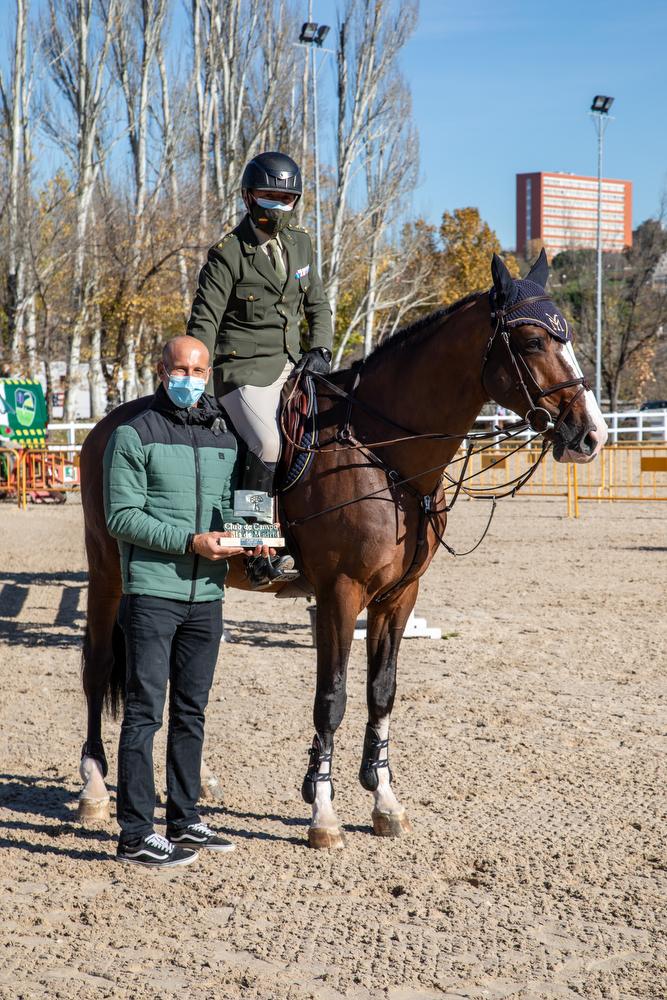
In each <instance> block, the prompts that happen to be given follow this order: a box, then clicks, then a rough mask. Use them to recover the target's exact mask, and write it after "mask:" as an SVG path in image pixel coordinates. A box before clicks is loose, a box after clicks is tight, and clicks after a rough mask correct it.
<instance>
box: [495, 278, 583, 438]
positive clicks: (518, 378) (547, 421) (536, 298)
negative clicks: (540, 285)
mask: <svg viewBox="0 0 667 1000" xmlns="http://www.w3.org/2000/svg"><path fill="white" fill-rule="evenodd" d="M494 295H495V292H494V291H491V293H490V301H491V323H492V324H494V327H493V333H492V334H491V337H490V338H489V342H488V344H487V345H486V353H485V354H484V360H483V361H482V386H483V388H484V391H485V392H486V393H487V395H488V396H491V398H493V393H491V392H489V390H488V389H487V387H486V383H485V381H484V376H485V372H486V365H487V363H488V361H489V356H490V354H491V350H492V348H493V345H494V343H495V341H496V338H497V337H498V335H500V340H501V343H502V346H503V347H504V349H505V351H506V353H507V356H508V360H509V363H510V366H511V368H512V371H513V373H514V376H515V381H514V388H515V389H516V390H517V391H518V392H519V393H521V395H522V396H523V398H524V400H525V402H526V404H527V407H528V409H527V410H526V415H525V417H524V420H525V421H526V423H527V424H528V426H529V427H530V428H531V430H533V431H535V433H536V434H544V433H546V432H547V431H550V430H553V431H554V433H558V432H559V431H560V429H561V427H562V425H563V421H564V420H565V418H566V417H567V415H568V413H569V412H570V410H571V409H572V407H573V406H574V404H575V403H576V402H577V400H578V399H579V398H580V397H581V396H582V395H583V393H584V392H586V391H587V390H589V389H590V384H589V383H588V381H587V380H586V378H585V376H583V375H582V376H580V377H579V378H571V379H566V380H565V381H564V382H555V383H554V384H553V385H550V386H547V388H546V389H543V388H542V387H541V386H540V384H539V383H538V381H537V379H536V378H535V376H534V375H533V373H532V371H531V370H530V368H529V366H528V364H527V362H526V361H525V359H524V358H523V357H522V356H521V355H520V354H518V355H517V354H515V353H514V351H513V350H512V342H511V340H510V329H509V325H508V323H507V317H508V316H511V314H512V313H515V312H517V310H519V309H521V308H523V307H524V306H527V305H532V304H533V303H534V302H550V301H551V296H549V295H529V296H528V297H527V298H525V299H521V300H520V301H519V302H515V303H514V305H511V306H506V307H505V308H504V309H499V308H496V307H495V305H494V299H493V297H494ZM522 367H523V373H522V371H521V368H522ZM526 377H527V378H528V380H529V382H530V383H531V388H532V389H533V392H534V394H533V395H531V393H530V391H529V389H528V386H527V385H526ZM575 386H578V389H577V391H576V392H575V393H574V395H573V396H572V398H571V399H570V400H569V401H568V402H567V403H566V404H565V406H564V407H563V408H562V409H559V411H558V413H557V414H552V413H550V412H549V410H547V409H546V407H544V406H536V405H535V404H536V403H537V402H538V400H540V399H543V398H545V397H546V396H550V395H551V394H552V393H554V392H558V391H559V390H560V389H570V388H574V387H575Z"/></svg>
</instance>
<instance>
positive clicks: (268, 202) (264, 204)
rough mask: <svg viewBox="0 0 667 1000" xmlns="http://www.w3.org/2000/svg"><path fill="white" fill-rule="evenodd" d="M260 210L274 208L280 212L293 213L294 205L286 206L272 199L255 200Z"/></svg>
mask: <svg viewBox="0 0 667 1000" xmlns="http://www.w3.org/2000/svg"><path fill="white" fill-rule="evenodd" d="M255 201H256V202H257V204H258V205H259V207H260V208H273V209H275V210H276V211H278V212H291V211H293V209H294V205H285V204H284V202H282V201H273V199H271V198H255Z"/></svg>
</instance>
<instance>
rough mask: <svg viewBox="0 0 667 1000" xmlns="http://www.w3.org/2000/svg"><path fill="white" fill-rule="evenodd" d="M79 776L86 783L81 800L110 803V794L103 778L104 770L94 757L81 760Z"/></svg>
mask: <svg viewBox="0 0 667 1000" xmlns="http://www.w3.org/2000/svg"><path fill="white" fill-rule="evenodd" d="M79 774H80V775H81V779H82V781H83V782H84V785H83V789H82V791H81V795H80V796H79V797H80V798H82V799H92V800H93V801H95V802H103V801H107V802H108V800H109V793H108V791H107V786H106V785H105V784H104V778H103V777H102V768H101V767H100V764H99V762H98V761H96V760H95V759H94V757H82V758H81V764H80V765H79Z"/></svg>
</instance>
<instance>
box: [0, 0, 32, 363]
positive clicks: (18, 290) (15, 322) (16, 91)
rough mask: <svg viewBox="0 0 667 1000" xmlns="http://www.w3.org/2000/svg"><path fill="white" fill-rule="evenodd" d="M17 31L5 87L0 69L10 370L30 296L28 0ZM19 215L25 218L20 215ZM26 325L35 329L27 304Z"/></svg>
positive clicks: (20, 8) (19, 8)
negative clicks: (5, 152)
mask: <svg viewBox="0 0 667 1000" xmlns="http://www.w3.org/2000/svg"><path fill="white" fill-rule="evenodd" d="M15 4H16V31H15V35H14V52H13V60H12V68H11V82H10V85H9V86H7V85H6V84H5V81H4V79H3V76H2V72H1V71H0V100H1V101H2V114H3V118H4V124H5V130H6V133H7V141H8V147H9V156H8V160H9V176H8V189H7V281H6V288H7V298H6V311H7V333H8V338H9V357H10V362H11V365H12V368H13V369H17V368H18V365H19V363H20V358H21V353H22V348H23V343H22V341H23V312H24V309H25V306H26V302H27V300H28V299H29V298H30V296H27V297H26V296H25V278H26V275H25V267H26V260H25V251H26V245H25V239H24V235H25V232H24V225H25V213H24V212H23V211H22V209H23V208H24V206H25V200H26V198H27V197H29V194H30V172H31V171H30V131H31V120H30V97H31V92H32V85H31V80H30V78H29V68H28V58H27V26H28V0H15ZM22 216H23V218H22ZM30 310H31V318H30V329H31V331H32V330H34V325H33V321H32V314H33V310H34V303H33V304H32V305H31V306H30ZM30 345H31V357H30V361H29V367H30V369H31V374H34V371H33V368H34V363H35V357H34V354H35V349H34V337H33V336H31V337H30Z"/></svg>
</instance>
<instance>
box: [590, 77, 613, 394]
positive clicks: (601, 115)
mask: <svg viewBox="0 0 667 1000" xmlns="http://www.w3.org/2000/svg"><path fill="white" fill-rule="evenodd" d="M613 103H614V98H613V97H605V96H604V94H596V96H595V97H594V98H593V103H592V104H591V111H590V114H591V118H592V119H593V124H594V125H595V130H596V132H597V137H598V213H597V226H596V258H597V260H596V301H595V395H596V397H597V400H598V403H600V402H601V401H602V146H603V143H604V133H605V129H606V127H607V125H608V124H609V122H610V120H611V119H610V118H609V109H610V108H611V106H612V104H613Z"/></svg>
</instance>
